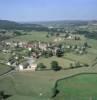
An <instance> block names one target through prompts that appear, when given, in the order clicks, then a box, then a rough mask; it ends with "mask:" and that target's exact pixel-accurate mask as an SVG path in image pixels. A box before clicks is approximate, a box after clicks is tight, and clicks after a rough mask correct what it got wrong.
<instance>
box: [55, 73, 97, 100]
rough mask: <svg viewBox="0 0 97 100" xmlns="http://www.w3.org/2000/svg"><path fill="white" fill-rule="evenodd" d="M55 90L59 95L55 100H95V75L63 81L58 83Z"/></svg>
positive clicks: (96, 75) (96, 95)
mask: <svg viewBox="0 0 97 100" xmlns="http://www.w3.org/2000/svg"><path fill="white" fill-rule="evenodd" d="M57 89H58V90H59V91H60V93H59V94H58V96H57V97H56V99H55V100H64V98H66V100H97V74H85V75H84V74H83V75H78V76H75V77H72V78H68V79H63V80H61V81H59V82H58V86H57ZM70 98H72V99H70ZM90 98H91V99H90ZM93 98H94V99H93Z"/></svg>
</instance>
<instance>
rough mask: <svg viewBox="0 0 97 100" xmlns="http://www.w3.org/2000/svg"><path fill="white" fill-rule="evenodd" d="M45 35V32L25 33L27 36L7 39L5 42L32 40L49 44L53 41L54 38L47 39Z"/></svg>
mask: <svg viewBox="0 0 97 100" xmlns="http://www.w3.org/2000/svg"><path fill="white" fill-rule="evenodd" d="M46 35H47V32H36V31H32V32H29V33H27V35H21V36H17V37H15V38H12V39H9V40H7V41H13V40H18V41H32V40H37V41H44V42H51V41H52V40H53V39H54V37H50V38H47V37H46Z"/></svg>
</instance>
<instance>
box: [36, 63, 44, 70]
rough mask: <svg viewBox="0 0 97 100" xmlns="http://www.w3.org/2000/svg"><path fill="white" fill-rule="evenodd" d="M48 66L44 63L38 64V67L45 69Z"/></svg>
mask: <svg viewBox="0 0 97 100" xmlns="http://www.w3.org/2000/svg"><path fill="white" fill-rule="evenodd" d="M45 68H46V66H45V65H44V64H43V63H39V64H38V65H37V69H40V70H41V69H45Z"/></svg>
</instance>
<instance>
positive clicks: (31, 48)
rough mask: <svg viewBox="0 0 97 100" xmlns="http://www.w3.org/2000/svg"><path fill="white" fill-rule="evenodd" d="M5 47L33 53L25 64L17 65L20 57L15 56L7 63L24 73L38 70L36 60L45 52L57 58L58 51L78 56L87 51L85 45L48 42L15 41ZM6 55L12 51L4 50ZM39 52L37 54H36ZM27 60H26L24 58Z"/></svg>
mask: <svg viewBox="0 0 97 100" xmlns="http://www.w3.org/2000/svg"><path fill="white" fill-rule="evenodd" d="M3 45H7V46H9V47H14V48H24V49H27V50H28V52H30V53H31V55H30V57H29V58H31V59H30V60H29V59H26V60H25V61H24V62H22V63H20V64H17V60H18V59H19V58H18V56H15V57H14V59H13V58H12V59H10V60H9V61H8V62H7V65H10V66H11V65H12V66H15V68H16V70H19V71H23V70H33V71H35V70H36V68H37V64H36V63H35V59H38V58H39V57H41V56H42V54H43V51H46V52H48V51H50V52H52V54H53V56H56V52H57V50H58V49H61V50H67V52H68V51H71V50H72V51H74V52H76V53H77V54H84V52H85V51H86V47H85V45H81V46H79V45H68V44H61V46H59V44H56V43H55V42H52V43H47V42H40V41H31V42H21V41H20V42H19V41H13V42H3ZM2 51H3V52H4V53H9V52H10V49H7V50H6V49H3V50H2ZM36 51H37V52H36ZM24 59H25V58H24Z"/></svg>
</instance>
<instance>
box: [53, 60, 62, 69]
mask: <svg viewBox="0 0 97 100" xmlns="http://www.w3.org/2000/svg"><path fill="white" fill-rule="evenodd" d="M51 69H52V70H54V71H58V70H60V69H61V67H60V66H59V64H58V62H57V61H52V62H51Z"/></svg>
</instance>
